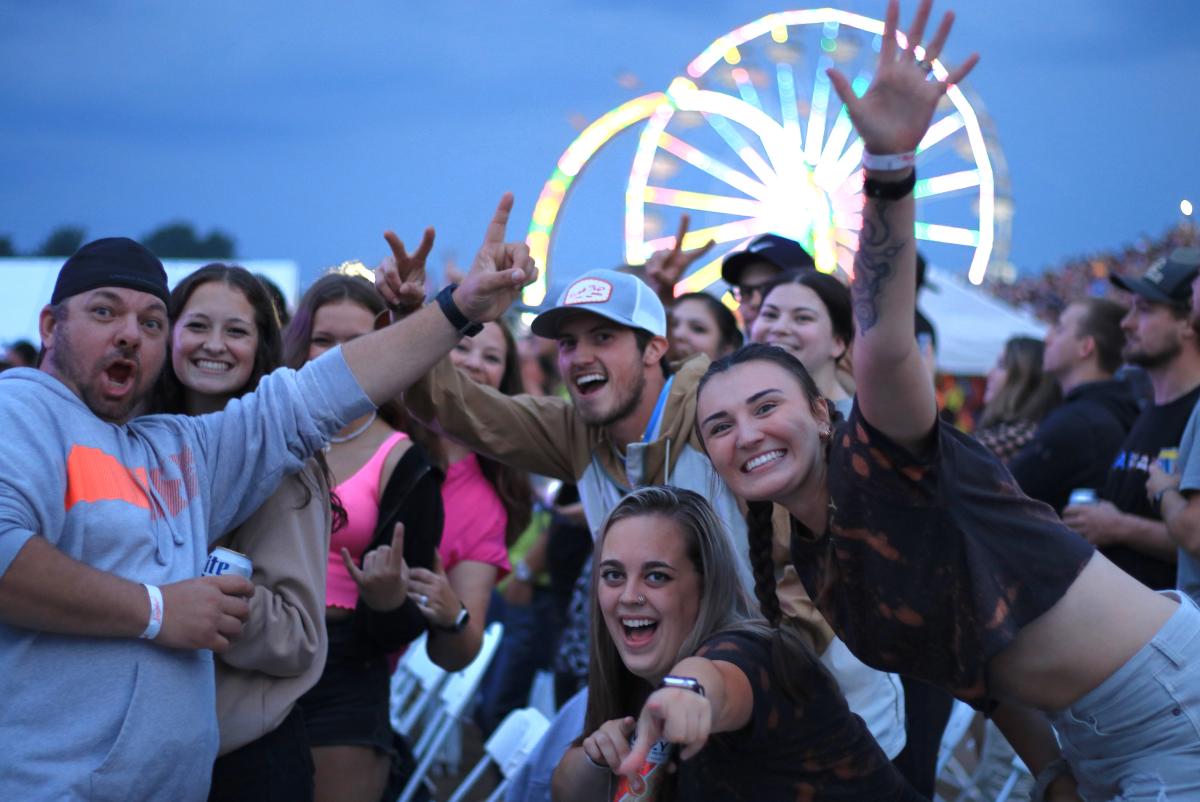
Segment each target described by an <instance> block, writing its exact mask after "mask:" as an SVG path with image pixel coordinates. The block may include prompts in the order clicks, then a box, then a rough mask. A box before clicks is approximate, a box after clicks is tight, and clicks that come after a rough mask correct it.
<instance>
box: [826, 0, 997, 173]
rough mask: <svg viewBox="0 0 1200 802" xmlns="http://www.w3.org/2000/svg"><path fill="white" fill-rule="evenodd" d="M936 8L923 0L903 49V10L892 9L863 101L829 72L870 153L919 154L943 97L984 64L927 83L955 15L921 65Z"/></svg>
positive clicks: (893, 5)
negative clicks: (899, 33) (899, 31)
mask: <svg viewBox="0 0 1200 802" xmlns="http://www.w3.org/2000/svg"><path fill="white" fill-rule="evenodd" d="M932 5H933V2H932V0H921V4H920V6H918V8H917V13H916V16H915V17H914V18H913V22H912V25H911V26H910V27H909V30H908V32H907V45H906V47H904V48H903V49H900V48H899V46H898V44H897V42H896V26H897V22H898V20H899V18H900V6H899V3H898V2H897V0H891V2H889V3H888V9H887V16H886V18H885V20H884V25H883V43H882V45H881V46H880V49H879V67H878V68H877V69H876V71H875V77H874V78H872V79H871V85H870V86H869V87H868V88H867V91H866V93H865V94H864V95H863V96H862V97H858V96H856V95H855V94H854V90H853V89H852V88H851V86H850V81H849V80H848V79H847V78H846V76H845V75H843V74H842V73H841V72H839V71H838V70H836V69H830V70H828V71H827V74H828V75H829V80H830V81H831V82H832V83H833V88H834V89H835V90H836V91H837V93H838V97H840V98H841V99H842V103H844V104H845V105H846V111H847V113H849V115H850V120H851V121H852V122H853V123H854V130H855V131H856V132H857V133H858V135H859V137H861V138H862V141H863V145H864V146H865V147H866V150H867V152H869V153H875V154H879V155H885V154H894V153H908V152H910V151H914V150H916V149H917V145H919V144H920V143H921V140H922V139H923V138H924V136H925V132H926V131H927V130H929V123H930V122H931V121H932V120H933V113H934V111H935V110H936V109H937V104H938V101H939V100H941V98H942V95H944V94H945V93H946V90H947V89H948V88H949V86H950V85H951V84H956V83H958V82H959V81H961V80H962V79H963V78H965V77H966V76H967V74H968V73H969V72H970V71H971V70H972V68H974V66H975V64H976V63H977V62H978V61H979V56H978V55H977V54H974V53H973V54H971V55H970V56H969V57H968V58H967V60H966V61H964V62H963V63H962V64H961V65H959V66H958V68H957V69H953V70H950V71H949V73H948V75H947V76H946V79H945V81H940V80H937V79H936V78H935V79H934V80H932V81H931V80H927V78H928V74H929V73H928V65H929V64H931V63H932V62H933V60H934V59H936V58H937V57H938V56H940V55H941V52H942V48H943V47H945V44H946V38H947V37H948V36H949V35H950V28H951V26H952V25H953V24H954V12H951V11H948V12H946V14H945V16H943V17H942V21H941V24H940V25H939V26H938V29H937V31H936V32H935V33H934V35H933V40H932V41H931V42H930V43H929V44H928V45H926V46H925V54H924V58H923V59H922V60H921V61H920V62H918V60H917V56H916V47H917V45H919V44H920V43H921V37H922V36H924V34H925V25H926V23H927V22H928V21H929V12H930V9H931V7H932Z"/></svg>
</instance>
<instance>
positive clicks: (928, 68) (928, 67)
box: [917, 59, 933, 75]
mask: <svg viewBox="0 0 1200 802" xmlns="http://www.w3.org/2000/svg"><path fill="white" fill-rule="evenodd" d="M917 66H918V67H920V68H921V69H923V70H925V74H926V75H928V74H929V73H931V72H933V64H932V63H931V62H930V61H929V60H927V59H921V60H920V61H918V62H917Z"/></svg>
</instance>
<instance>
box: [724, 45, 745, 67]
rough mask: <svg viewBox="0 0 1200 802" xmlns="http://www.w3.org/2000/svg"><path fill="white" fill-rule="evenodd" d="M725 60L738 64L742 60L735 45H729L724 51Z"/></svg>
mask: <svg viewBox="0 0 1200 802" xmlns="http://www.w3.org/2000/svg"><path fill="white" fill-rule="evenodd" d="M725 60H726V61H727V62H729V63H730V64H738V63H740V62H741V60H742V54H741V53H739V52H738V49H737V48H736V47H731V48H729V49H728V50H726V51H725Z"/></svg>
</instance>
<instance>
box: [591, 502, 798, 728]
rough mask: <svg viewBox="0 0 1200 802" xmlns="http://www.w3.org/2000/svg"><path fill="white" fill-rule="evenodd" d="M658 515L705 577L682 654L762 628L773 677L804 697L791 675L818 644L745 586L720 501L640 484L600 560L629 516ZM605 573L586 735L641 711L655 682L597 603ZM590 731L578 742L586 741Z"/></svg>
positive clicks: (599, 544)
mask: <svg viewBox="0 0 1200 802" xmlns="http://www.w3.org/2000/svg"><path fill="white" fill-rule="evenodd" d="M642 516H652V517H657V518H661V519H664V520H666V521H670V522H671V523H673V524H674V526H675V527H676V529H677V530H678V531H679V533H680V534H681V535H682V536H683V538H684V541H685V548H684V551H685V553H686V554H687V556H688V559H689V560H690V561H691V563H692V566H693V567H694V568H695V569H696V572H697V573H699V574H700V578H701V583H700V584H701V588H702V591H701V596H700V605H699V610H698V612H697V615H696V621H695V623H694V624H693V626H692V629H691V631H690V632H689V633H688V635H687V637H686V638H684V640H683V643H682V644H681V645H680V647H679V652H678V654H677V655H676V657H675V660H676V661H679V660H682V659H684V658H685V657H689V656H691V655H693V654H695V653H696V652H697V651H699V649H700V647H701V646H702V645H703V644H704V643H705V641H707V640H709V639H710V638H712V637H713V636H714V635H717V634H719V633H722V632H735V631H736V632H743V633H750V634H754V635H758V636H760V637H762V638H765V639H768V640H770V641H771V642H772V670H771V673H772V677H771V682H772V683H773V684H778V685H779V686H780V687H781V688H782V689H783V690H784V691H785V693H786V694H787V695H788V696H789V697H790V698H791V699H792V700H793V701H794V702H797V703H799V702H803V701H804V699H805V690H806V689H804V688H802V687H797V686H796V684H795V683H794V682H793V681H792V679H791V678H793V677H795V676H796V675H797V674H798V673H799V672H796V671H795V667H796V665H797V662H796V661H797V660H803V661H815V660H816V657H815V656H814V654H813V652H812V650H811V649H809V648H808V647H807V645H806V644H805V643H804V642H803V641H802V640H800V639H799V638H797V637H795V636H794V633H790V632H784V631H783V630H780V629H776V628H773V627H772V626H771V625H770V623H769V622H768V621H767V620H765V619H764V618H763V617H762V616H761V615H760V614H759V613H758V611H757V610H755V606H754V602H753V601H752V600H751V598H750V595H749V594H748V593H747V592H746V589H745V588H744V587H743V586H742V583H741V580H740V579H739V577H738V572H737V570H736V568H735V567H734V566H735V565H736V563H737V559H738V557H737V554H736V552H735V551H734V548H733V540H732V538H731V536H730V534H729V532H728V531H727V530H726V529H725V526H724V524H722V523H721V519H720V518H718V517H717V514H716V513H715V512H713V508H712V506H711V505H710V504H709V503H708V501H706V500H705V498H704V497H703V496H701V495H700V494H699V493H694V492H692V491H691V490H684V489H682V488H678V487H670V486H666V485H650V486H647V487H641V488H638V489H637V490H634V491H633V492H632V493H630V494H629V495H627V496H625V498H623V499H621V501H620V503H618V504H617V506H616V507H614V508H613V510H612V512H610V513H609V514H608V518H607V519H606V520H605V522H604V526H603V527H602V529H601V532H600V536H599V537H598V538H597V540H596V548H595V551H594V554H595V555H596V559H597V560H598V559H599V558H600V555H601V554H602V553H603V551H604V540H605V538H606V537H607V535H608V532H609V530H610V529H611V528H612V525H613V524H615V523H616V522H617V521H621V520H624V519H626V518H636V517H642ZM599 587H600V572H599V570H597V569H593V571H592V582H591V595H590V596H589V599H590V602H591V604H592V607H593V609H592V615H591V648H590V652H591V654H590V658H589V659H590V662H589V667H588V705H587V713H586V716H585V720H584V734H585V735H587V734H590V733H592V732H595V731H596V730H597V729H598V728H599V727H600V725H601V724H603V723H604V722H606V721H611V720H612V719H616V718H623V717H625V716H636V715H637V713H638V710H639V708H640V705H641V703H642V701H643V700H644V699H645V697H646V695H647V694H649V693H650V692H651V691H652V690H653V688H651V687H650V685H649V683H647V682H646V680H644V679H642V678H641V677H638V676H636V675H635V674H633V673H632V672H631V671H630V670H629V669H628V668H626V667H625V663H624V662H623V661H622V660H621V654H620V652H618V651H617V647H616V644H615V643H613V640H612V635H610V634H609V632H608V627H607V625H605V623H604V616H603V615H602V614H601V613H600V611H599V610H598V609H596V605H597V599H598V593H599ZM582 740H583V739H582V737H581V738H580V739H579V740H578V741H577V743H581V742H582Z"/></svg>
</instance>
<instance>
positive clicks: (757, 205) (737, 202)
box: [642, 186, 765, 217]
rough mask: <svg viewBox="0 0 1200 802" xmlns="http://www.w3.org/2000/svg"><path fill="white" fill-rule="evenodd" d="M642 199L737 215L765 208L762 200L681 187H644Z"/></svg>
mask: <svg viewBox="0 0 1200 802" xmlns="http://www.w3.org/2000/svg"><path fill="white" fill-rule="evenodd" d="M642 199H643V200H644V201H645V202H646V203H657V204H660V205H662V206H680V207H682V208H684V209H696V210H697V211H701V212H716V213H718V214H732V215H737V216H738V217H757V216H759V215H761V214H762V213H763V211H764V209H765V204H764V203H763V202H762V201H757V200H749V199H747V198H732V197H729V196H727V195H713V194H710V193H707V192H688V191H686V190H682V189H666V188H663V187H651V186H647V187H646V192H645V193H644V195H643V197H642Z"/></svg>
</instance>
